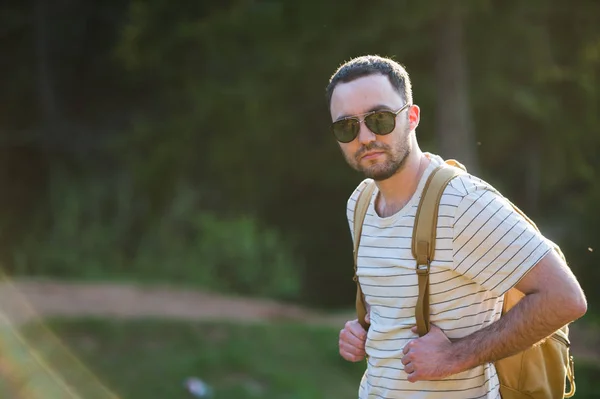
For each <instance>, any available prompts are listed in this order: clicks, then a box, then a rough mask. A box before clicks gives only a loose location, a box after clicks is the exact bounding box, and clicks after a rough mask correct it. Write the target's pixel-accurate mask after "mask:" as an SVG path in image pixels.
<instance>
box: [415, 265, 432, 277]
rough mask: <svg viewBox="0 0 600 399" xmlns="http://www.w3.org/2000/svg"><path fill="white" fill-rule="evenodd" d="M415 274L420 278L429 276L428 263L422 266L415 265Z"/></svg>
mask: <svg viewBox="0 0 600 399" xmlns="http://www.w3.org/2000/svg"><path fill="white" fill-rule="evenodd" d="M417 274H418V275H420V276H426V275H428V274H429V262H427V263H426V264H424V265H421V264H418V263H417Z"/></svg>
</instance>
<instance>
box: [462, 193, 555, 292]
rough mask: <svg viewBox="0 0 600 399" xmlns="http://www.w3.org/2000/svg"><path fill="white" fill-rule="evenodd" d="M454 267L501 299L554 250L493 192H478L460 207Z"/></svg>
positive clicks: (506, 202) (471, 195)
mask: <svg viewBox="0 0 600 399" xmlns="http://www.w3.org/2000/svg"><path fill="white" fill-rule="evenodd" d="M452 247H453V268H454V270H455V271H456V272H458V273H460V274H462V275H464V276H466V277H468V278H469V279H471V280H473V281H475V282H476V283H477V284H479V285H481V286H482V287H483V288H484V289H486V290H488V291H491V292H492V293H494V295H497V296H501V295H503V294H504V293H506V291H508V290H509V289H510V288H512V287H514V286H515V285H516V284H517V283H518V282H519V280H521V278H523V276H525V274H526V273H527V272H528V271H529V270H531V268H533V267H534V266H535V265H536V264H537V263H538V262H539V261H540V260H541V259H542V258H543V257H544V256H545V255H546V254H547V253H548V252H549V251H550V250H551V249H552V247H551V244H550V243H549V241H548V240H546V239H545V238H544V236H543V235H542V234H540V233H539V232H538V231H537V230H536V229H535V228H534V227H533V226H532V225H531V224H530V223H528V222H527V220H525V219H524V218H523V217H522V216H521V215H520V214H519V213H518V212H517V211H515V209H514V208H513V207H512V205H511V204H510V203H509V202H508V201H506V199H504V198H503V197H502V196H501V195H499V194H498V193H497V192H495V191H493V190H487V189H478V190H475V191H473V192H471V193H469V194H468V195H466V196H465V197H464V198H463V199H462V200H461V202H460V203H459V205H458V208H457V209H456V214H455V217H454V224H453V242H452Z"/></svg>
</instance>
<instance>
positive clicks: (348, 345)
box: [339, 305, 371, 362]
mask: <svg viewBox="0 0 600 399" xmlns="http://www.w3.org/2000/svg"><path fill="white" fill-rule="evenodd" d="M365 322H367V324H371V307H370V306H369V305H367V314H366V315H365ZM366 340H367V332H366V331H365V329H364V328H363V327H362V326H361V325H360V323H359V322H358V319H354V320H351V321H348V322H346V325H345V326H344V329H343V330H341V331H340V341H339V346H340V355H341V356H342V357H343V358H344V359H346V360H348V361H349V362H360V361H361V360H363V359H364V358H365V356H366V352H365V342H366Z"/></svg>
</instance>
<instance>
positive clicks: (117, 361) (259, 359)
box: [25, 320, 365, 399]
mask: <svg viewBox="0 0 600 399" xmlns="http://www.w3.org/2000/svg"><path fill="white" fill-rule="evenodd" d="M50 328H51V329H52V330H53V331H54V332H55V333H56V334H57V335H58V336H60V337H61V340H62V341H63V342H64V344H65V345H66V346H68V347H69V348H71V349H72V351H73V352H74V354H75V355H76V357H77V358H79V359H80V360H81V361H82V362H83V363H84V364H85V365H86V366H88V367H89V368H90V369H91V371H92V372H93V373H94V374H95V375H96V376H97V377H98V378H99V379H100V380H102V381H103V382H104V383H105V384H106V385H108V386H109V387H110V388H111V389H112V390H113V391H115V392H116V393H117V394H118V396H119V397H120V398H122V399H136V398H139V399H148V398H173V399H177V398H190V397H191V396H190V395H189V394H187V393H186V392H185V390H184V389H183V382H184V380H185V379H186V378H187V377H189V376H198V377H200V378H202V379H203V380H204V381H206V382H208V383H209V384H210V385H211V386H213V387H214V389H215V394H216V395H215V397H216V398H218V399H225V398H257V397H260V398H289V399H304V398H306V399H309V398H311V399H317V398H331V399H335V398H340V399H341V398H352V397H356V395H357V388H358V383H359V381H360V377H361V374H362V372H363V370H364V366H365V364H364V363H362V364H351V363H348V362H345V361H344V360H342V359H341V358H340V357H339V355H338V352H337V331H336V330H332V329H330V328H313V327H307V326H295V325H246V326H243V325H233V324H222V323H219V324H210V323H180V322H160V321H127V322H122V321H117V322H109V321H104V320H102V321H97V320H76V321H54V322H52V323H51V324H50ZM25 335H26V336H27V339H28V340H29V341H30V342H31V343H33V344H34V345H35V346H36V347H45V348H46V349H42V352H46V353H48V354H49V356H50V357H49V359H50V363H52V364H53V365H58V367H56V368H58V369H60V370H64V371H67V370H68V369H71V370H73V369H76V367H74V366H73V364H72V363H69V362H66V361H65V359H64V355H62V354H59V353H50V352H49V351H48V348H51V347H52V346H53V345H52V342H50V341H49V340H48V339H47V338H44V337H43V336H42V335H44V334H43V330H42V329H40V328H39V327H38V326H29V328H28V329H26V330H25ZM55 352H56V351H55ZM70 381H71V382H73V383H74V384H75V386H77V387H80V386H85V381H86V376H85V375H83V374H82V373H79V374H77V375H76V377H75V378H73V377H71V378H70ZM90 390H91V389H88V391H90ZM87 395H88V394H86V396H84V397H86V398H87ZM98 397H102V396H98Z"/></svg>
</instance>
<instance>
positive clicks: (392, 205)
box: [375, 146, 429, 217]
mask: <svg viewBox="0 0 600 399" xmlns="http://www.w3.org/2000/svg"><path fill="white" fill-rule="evenodd" d="M427 165H429V159H428V158H427V156H426V155H425V154H424V153H423V152H422V151H421V150H420V149H419V147H418V146H414V147H413V151H412V152H411V153H410V155H409V156H408V158H407V159H406V162H405V163H404V165H403V167H402V168H401V169H400V170H399V171H398V172H397V173H396V174H395V175H393V176H392V177H390V178H389V179H386V180H382V181H378V182H377V187H378V188H379V196H378V198H377V202H376V204H375V205H376V207H375V208H376V210H377V213H378V214H379V215H380V216H382V217H387V216H391V215H393V214H394V213H396V212H398V211H399V210H400V209H402V208H403V207H404V205H406V203H407V202H408V201H409V200H410V198H411V197H412V196H413V194H414V193H415V191H416V190H417V186H418V184H419V180H421V176H422V175H423V172H424V171H425V169H426V168H427Z"/></svg>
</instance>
